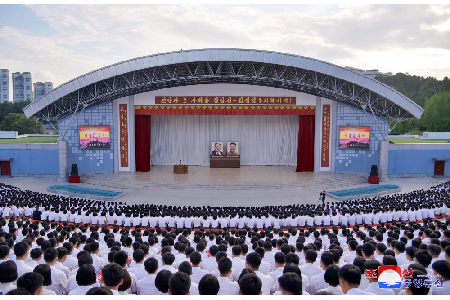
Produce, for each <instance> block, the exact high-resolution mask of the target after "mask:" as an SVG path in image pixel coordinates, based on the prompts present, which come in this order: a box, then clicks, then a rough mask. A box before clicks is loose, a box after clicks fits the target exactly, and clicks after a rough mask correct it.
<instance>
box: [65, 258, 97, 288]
mask: <svg viewBox="0 0 450 300" xmlns="http://www.w3.org/2000/svg"><path fill="white" fill-rule="evenodd" d="M76 279H77V283H78V285H79V288H77V289H75V290H73V291H70V292H69V295H86V292H87V291H89V290H90V289H91V288H93V287H94V286H93V285H94V284H95V283H96V282H97V279H96V274H95V269H94V266H93V265H89V264H85V265H82V266H81V267H80V268H79V269H78V271H77V275H76Z"/></svg>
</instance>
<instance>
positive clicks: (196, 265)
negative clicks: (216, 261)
mask: <svg viewBox="0 0 450 300" xmlns="http://www.w3.org/2000/svg"><path fill="white" fill-rule="evenodd" d="M189 259H190V261H191V265H192V275H191V281H192V282H195V283H196V284H198V283H199V282H200V279H202V277H203V276H204V275H206V274H209V272H208V271H206V270H203V269H201V268H200V263H201V261H202V256H201V254H200V252H198V251H194V252H192V253H191V255H190V256H189Z"/></svg>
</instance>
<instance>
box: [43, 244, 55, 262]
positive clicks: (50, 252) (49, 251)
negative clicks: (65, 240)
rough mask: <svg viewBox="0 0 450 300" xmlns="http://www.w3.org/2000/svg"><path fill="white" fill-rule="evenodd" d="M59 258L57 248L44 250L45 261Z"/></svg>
mask: <svg viewBox="0 0 450 300" xmlns="http://www.w3.org/2000/svg"><path fill="white" fill-rule="evenodd" d="M57 258H58V250H56V249H55V248H52V247H50V248H47V249H46V250H45V252H44V260H45V262H51V261H54V260H55V259H57Z"/></svg>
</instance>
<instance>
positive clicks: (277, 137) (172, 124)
mask: <svg viewBox="0 0 450 300" xmlns="http://www.w3.org/2000/svg"><path fill="white" fill-rule="evenodd" d="M298 129H299V117H298V116H258V115H256V116H233V115H225V116H220V115H154V116H152V118H151V155H150V157H151V164H152V165H156V166H158V165H159V166H166V165H173V164H177V163H179V162H180V159H181V161H182V162H183V164H187V165H198V166H209V157H210V154H211V149H210V148H211V141H223V142H225V143H226V142H227V141H239V152H240V153H239V154H240V155H241V165H281V166H296V165H297V144H298Z"/></svg>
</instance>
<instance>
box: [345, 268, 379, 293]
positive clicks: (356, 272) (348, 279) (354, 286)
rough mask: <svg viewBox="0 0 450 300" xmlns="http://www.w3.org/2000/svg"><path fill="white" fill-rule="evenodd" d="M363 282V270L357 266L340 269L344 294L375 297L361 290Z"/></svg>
mask: <svg viewBox="0 0 450 300" xmlns="http://www.w3.org/2000/svg"><path fill="white" fill-rule="evenodd" d="M360 282H361V269H360V268H359V267H357V266H355V265H351V264H348V265H345V266H343V267H342V268H340V269H339V285H340V286H341V288H342V292H343V293H344V294H348V295H375V294H374V293H370V292H367V291H364V290H361V289H359V285H360Z"/></svg>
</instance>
